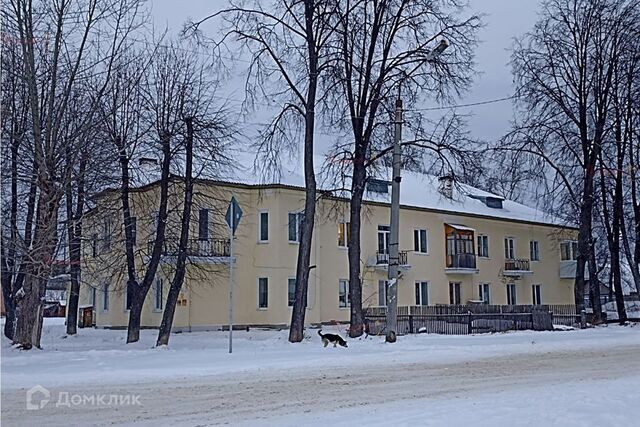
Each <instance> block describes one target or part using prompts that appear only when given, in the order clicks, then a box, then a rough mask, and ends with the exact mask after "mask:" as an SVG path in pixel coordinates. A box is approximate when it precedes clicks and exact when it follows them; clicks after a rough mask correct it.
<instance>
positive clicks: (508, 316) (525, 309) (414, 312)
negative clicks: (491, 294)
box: [365, 304, 580, 335]
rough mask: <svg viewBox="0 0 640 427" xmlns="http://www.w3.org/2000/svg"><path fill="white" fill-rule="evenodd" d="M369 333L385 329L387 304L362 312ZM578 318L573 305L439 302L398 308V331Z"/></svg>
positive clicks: (491, 327)
mask: <svg viewBox="0 0 640 427" xmlns="http://www.w3.org/2000/svg"><path fill="white" fill-rule="evenodd" d="M365 318H366V322H367V326H368V330H369V334H371V335H378V334H383V333H385V330H386V307H371V308H369V309H367V313H366V315H365ZM579 321H580V317H579V316H576V314H575V306H573V305H536V306H533V305H483V304H474V305H442V306H402V307H398V326H397V331H396V332H397V333H398V334H413V333H432V334H445V335H468V334H478V333H488V332H503V331H509V330H516V331H519V330H527V329H534V330H548V329H551V327H552V325H553V324H561V325H567V326H571V325H574V324H576V323H578V322H579Z"/></svg>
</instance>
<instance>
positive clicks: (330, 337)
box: [318, 329, 347, 347]
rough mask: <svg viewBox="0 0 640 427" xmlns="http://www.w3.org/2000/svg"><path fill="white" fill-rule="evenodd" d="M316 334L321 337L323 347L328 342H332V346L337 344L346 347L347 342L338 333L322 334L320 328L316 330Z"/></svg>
mask: <svg viewBox="0 0 640 427" xmlns="http://www.w3.org/2000/svg"><path fill="white" fill-rule="evenodd" d="M318 335H320V338H322V343H323V344H324V346H325V347H326V346H328V345H329V344H333V346H334V347H336V346H338V345H339V346H340V347H347V342H346V341H345V340H344V339H342V337H341V336H340V335H337V334H323V333H322V329H320V330H319V331H318Z"/></svg>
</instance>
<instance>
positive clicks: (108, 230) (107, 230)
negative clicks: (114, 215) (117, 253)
mask: <svg viewBox="0 0 640 427" xmlns="http://www.w3.org/2000/svg"><path fill="white" fill-rule="evenodd" d="M112 233H113V227H112V223H111V218H109V217H107V218H105V219H104V222H103V224H102V251H103V252H106V251H109V250H110V249H111V234H112Z"/></svg>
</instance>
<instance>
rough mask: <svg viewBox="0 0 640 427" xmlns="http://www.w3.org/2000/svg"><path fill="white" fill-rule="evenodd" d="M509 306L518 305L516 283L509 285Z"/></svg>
mask: <svg viewBox="0 0 640 427" xmlns="http://www.w3.org/2000/svg"><path fill="white" fill-rule="evenodd" d="M507 304H508V305H516V285H515V283H509V284H507Z"/></svg>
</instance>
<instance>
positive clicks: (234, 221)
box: [224, 196, 242, 236]
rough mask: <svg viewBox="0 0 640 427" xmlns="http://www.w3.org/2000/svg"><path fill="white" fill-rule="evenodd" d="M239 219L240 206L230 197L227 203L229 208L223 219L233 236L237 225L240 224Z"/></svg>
mask: <svg viewBox="0 0 640 427" xmlns="http://www.w3.org/2000/svg"><path fill="white" fill-rule="evenodd" d="M232 212H233V214H232ZM232 216H233V218H232ZM240 218H242V209H240V205H239V204H238V201H237V200H236V198H235V197H234V196H232V197H231V201H230V202H229V207H228V208H227V213H226V214H225V215H224V219H225V220H226V221H227V224H228V225H229V227H231V231H232V233H233V235H234V236H235V234H236V229H237V228H238V224H239V223H240Z"/></svg>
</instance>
